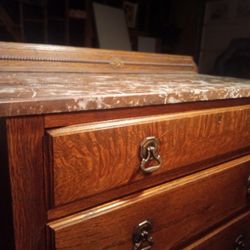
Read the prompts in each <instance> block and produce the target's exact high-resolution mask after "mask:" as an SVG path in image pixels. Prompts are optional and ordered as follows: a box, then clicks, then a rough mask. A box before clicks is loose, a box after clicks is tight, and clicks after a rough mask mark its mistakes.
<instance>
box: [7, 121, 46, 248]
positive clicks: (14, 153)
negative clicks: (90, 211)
mask: <svg viewBox="0 0 250 250" xmlns="http://www.w3.org/2000/svg"><path fill="white" fill-rule="evenodd" d="M43 135H44V128H43V118H42V117H25V118H23V117H22V118H21V117H20V118H9V119H7V120H6V136H7V141H8V148H7V152H8V167H9V175H10V183H11V196H12V201H11V205H12V214H13V228H14V240H15V250H34V249H36V250H45V249H46V248H45V245H46V244H45V242H46V239H45V229H46V227H45V223H46V206H45V193H44V192H45V190H44V189H45V187H44V168H43V141H42V139H43Z"/></svg>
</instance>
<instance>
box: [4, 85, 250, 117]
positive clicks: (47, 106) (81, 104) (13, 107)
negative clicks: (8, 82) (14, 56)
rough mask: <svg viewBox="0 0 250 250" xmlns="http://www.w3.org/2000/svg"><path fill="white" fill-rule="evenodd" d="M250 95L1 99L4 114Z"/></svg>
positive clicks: (244, 92)
mask: <svg viewBox="0 0 250 250" xmlns="http://www.w3.org/2000/svg"><path fill="white" fill-rule="evenodd" d="M241 98H250V88H247V89H240V88H239V89H237V88H236V89H231V88H230V89H226V88H223V89H218V90H216V91H215V90H214V91H213V90H209V91H208V90H202V91H197V90H189V91H187V92H179V93H176V92H175V93H168V94H166V93H157V94H156V93H153V94H152V93H148V94H128V95H126V94H123V95H116V96H109V95H106V96H105V95H96V96H95V95H93V96H89V97H86V96H84V97H83V96H71V97H69V96H68V97H67V98H65V97H62V98H53V99H51V98H43V99H37V100H30V99H23V100H18V101H17V100H13V101H6V102H4V101H2V102H1V101H0V117H10V116H27V115H41V114H53V113H54V114H56V113H57V114H58V113H69V112H79V111H90V110H105V109H116V108H132V107H143V106H153V105H168V104H177V103H187V102H200V101H215V100H227V99H241ZM249 100H250V99H249Z"/></svg>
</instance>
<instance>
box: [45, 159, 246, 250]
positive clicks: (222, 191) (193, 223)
mask: <svg viewBox="0 0 250 250" xmlns="http://www.w3.org/2000/svg"><path fill="white" fill-rule="evenodd" d="M249 161H250V155H248V156H245V157H242V158H239V159H237V160H234V161H231V162H227V163H224V164H221V165H219V166H216V167H214V168H210V169H208V170H204V171H202V172H198V173H196V174H193V175H190V176H187V177H184V178H180V179H177V180H175V181H172V182H169V183H166V184H163V185H160V186H157V187H154V188H151V189H148V190H145V191H143V192H139V193H136V194H134V195H131V196H128V197H124V198H121V199H118V200H116V201H114V202H112V203H108V204H105V205H103V206H99V207H96V208H93V209H90V210H87V211H83V212H81V213H78V214H75V215H72V216H69V217H67V218H64V219H61V220H58V221H54V222H51V223H49V224H48V226H49V227H50V228H51V231H52V235H53V236H54V242H55V246H54V247H55V249H61V250H63V249H74V250H77V249H81V250H84V249H100V250H101V249H110V250H111V249H119V250H122V249H124V250H125V249H126V250H127V249H132V242H131V237H132V234H133V232H134V229H135V227H136V226H137V224H138V223H140V222H141V221H144V220H145V219H148V220H150V221H152V223H153V234H152V235H153V239H154V242H155V244H154V249H171V248H173V247H175V246H176V245H177V244H180V243H182V242H185V241H187V240H188V239H189V238H190V237H193V236H194V235H197V234H199V233H201V232H202V231H204V230H207V229H208V228H209V227H211V226H214V225H216V224H217V223H219V222H220V221H223V220H224V219H225V218H227V217H229V216H231V215H233V214H234V213H236V212H239V211H242V210H244V209H246V208H247V188H246V183H247V178H248V176H249V174H250V168H249V166H250V165H249V164H250V162H249Z"/></svg>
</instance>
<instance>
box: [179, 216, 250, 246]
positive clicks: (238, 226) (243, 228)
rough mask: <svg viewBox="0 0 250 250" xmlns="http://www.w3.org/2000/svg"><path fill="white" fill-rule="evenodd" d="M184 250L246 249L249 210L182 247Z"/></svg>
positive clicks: (249, 223)
mask: <svg viewBox="0 0 250 250" xmlns="http://www.w3.org/2000/svg"><path fill="white" fill-rule="evenodd" d="M182 249H184V250H220V249H221V250H223V249H225V250H227V249H232V250H244V249H245V250H248V249H250V212H247V213H244V214H242V215H240V216H239V217H237V218H235V219H233V220H231V221H230V222H228V223H226V224H225V225H223V226H222V227H219V228H218V229H216V230H214V231H213V232H211V233H209V234H208V235H206V236H205V237H204V238H201V239H199V240H197V241H196V242H194V243H193V244H191V245H189V246H187V247H184V248H182Z"/></svg>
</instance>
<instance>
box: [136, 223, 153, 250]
mask: <svg viewBox="0 0 250 250" xmlns="http://www.w3.org/2000/svg"><path fill="white" fill-rule="evenodd" d="M151 232H152V223H151V222H150V221H148V220H145V221H143V222H141V223H140V224H139V225H138V226H137V228H136V230H135V232H134V234H133V243H134V246H133V250H150V249H151V248H152V246H153V238H152V236H151Z"/></svg>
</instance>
